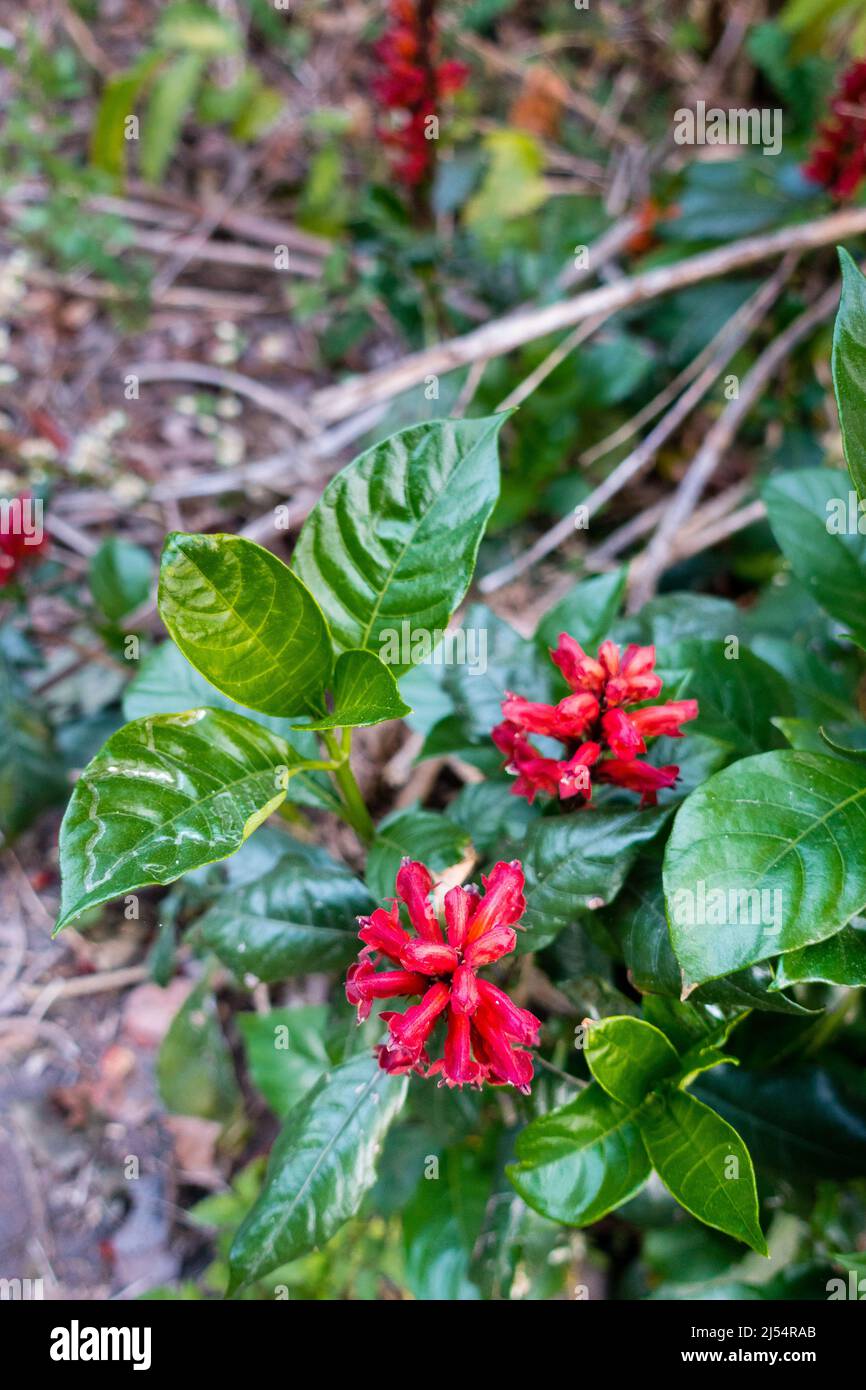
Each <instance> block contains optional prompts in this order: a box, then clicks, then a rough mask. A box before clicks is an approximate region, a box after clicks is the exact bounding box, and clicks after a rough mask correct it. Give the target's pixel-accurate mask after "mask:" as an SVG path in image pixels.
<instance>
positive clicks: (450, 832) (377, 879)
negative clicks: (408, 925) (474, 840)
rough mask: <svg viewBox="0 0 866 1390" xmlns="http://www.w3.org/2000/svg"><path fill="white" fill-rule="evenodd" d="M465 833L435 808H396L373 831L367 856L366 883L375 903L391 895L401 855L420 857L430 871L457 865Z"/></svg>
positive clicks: (465, 841)
mask: <svg viewBox="0 0 866 1390" xmlns="http://www.w3.org/2000/svg"><path fill="white" fill-rule="evenodd" d="M468 847H469V835H468V834H467V832H466V831H465V830H463V829H461V827H460V826H459V825H455V824H454V822H453V821H450V820H449V819H448V817H447V816H443V815H441V814H440V813H439V812H438V811H398V812H396V813H395V814H394V815H391V816H388V817H386V819H385V820H383V821H382V823H381V825H380V826H379V828H378V830H377V831H376V838H375V840H374V841H373V843H372V845H371V846H370V853H369V855H368V857H367V875H366V877H367V884H368V886H369V889H370V892H371V893H372V894H373V897H374V898H375V899H376V900H377V902H381V901H382V900H383V899H384V898H392V897H393V896H394V883H395V880H396V878H397V870H398V869H399V867H400V863H401V861H402V860H403V859H404V858H408V859H420V860H422V861H423V863H425V864H426V865H427V867H428V869H430V870H431V872H432V873H433V874H441V873H444V872H445V870H446V869H450V868H451V867H452V866H453V865H454V864H459V863H460V861H461V859H463V858H464V857H465V855H466V851H467V849H468Z"/></svg>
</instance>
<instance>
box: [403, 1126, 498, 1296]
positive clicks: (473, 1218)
mask: <svg viewBox="0 0 866 1390" xmlns="http://www.w3.org/2000/svg"><path fill="white" fill-rule="evenodd" d="M438 1161H439V1164H440V1167H439V1169H438V1170H437V1176H436V1178H428V1177H426V1176H424V1177H422V1178H421V1180H420V1182H419V1183H418V1186H417V1188H416V1189H415V1194H414V1196H413V1197H412V1199H411V1201H410V1202H409V1203H408V1204H407V1206H406V1207H404V1209H403V1212H402V1216H401V1225H402V1230H403V1241H404V1245H405V1247H406V1282H407V1283H408V1285H409V1288H410V1290H411V1291H412V1294H413V1295H414V1297H415V1298H420V1299H424V1300H429V1301H432V1300H437V1301H441V1300H447V1301H458V1302H468V1301H474V1300H476V1299H478V1298H480V1296H481V1295H480V1292H479V1290H478V1288H477V1287H476V1285H475V1284H474V1283H473V1282H472V1280H471V1279H470V1277H469V1267H470V1262H471V1257H472V1252H473V1249H474V1248H475V1246H476V1243H477V1241H478V1238H479V1235H480V1232H481V1226H482V1222H483V1220H484V1214H485V1210H486V1207H487V1203H488V1201H489V1199H490V1186H491V1182H490V1176H489V1174H487V1173H485V1171H484V1169H483V1168H482V1167H481V1165H480V1163H479V1161H478V1155H477V1153H475V1152H473V1151H472V1150H471V1149H469V1148H468V1147H467V1148H453V1149H447V1150H446V1151H445V1152H444V1153H442V1154H440V1155H438Z"/></svg>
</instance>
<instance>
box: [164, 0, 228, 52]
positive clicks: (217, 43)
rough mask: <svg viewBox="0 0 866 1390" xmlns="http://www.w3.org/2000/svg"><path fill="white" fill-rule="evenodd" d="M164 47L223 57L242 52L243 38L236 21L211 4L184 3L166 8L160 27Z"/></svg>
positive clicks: (183, 0)
mask: <svg viewBox="0 0 866 1390" xmlns="http://www.w3.org/2000/svg"><path fill="white" fill-rule="evenodd" d="M156 38H157V42H158V43H159V44H161V45H162V47H163V48H175V49H178V50H180V51H181V52H183V53H198V54H201V55H202V57H205V58H223V57H228V56H229V55H231V54H232V53H237V52H239V50H240V48H241V45H242V40H241V34H240V31H239V29H238V27H237V25H236V24H233V23H232V22H231V20H229V19H226V18H225V17H224V16H223V15H220V14H217V13H216V12H215V11H214V10H212V9H211V8H210V6H209V5H199V4H195V3H192V2H190V3H187V0H182V3H180V4H175V5H167V6H166V7H165V9H163V11H162V13H161V15H160V17H159V23H158V24H157V29H156Z"/></svg>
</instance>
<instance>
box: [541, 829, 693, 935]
mask: <svg viewBox="0 0 866 1390" xmlns="http://www.w3.org/2000/svg"><path fill="white" fill-rule="evenodd" d="M669 815H670V812H669V810H667V809H666V808H664V807H657V808H651V809H648V810H644V811H639V810H637V809H635V810H629V811H615V810H608V809H605V810H601V809H596V808H593V809H591V810H583V811H578V812H576V813H575V814H574V815H571V816H558V817H555V818H553V819H550V820H546V819H545V820H541V821H539V822H538V823H537V824H536V825H534V826H533V827H532V829H531V830H530V832H529V838H528V840H527V844H526V848H525V851H524V854H523V856H522V857H523V868H524V872H525V874H526V915H525V917H524V919H523V921H524V926H525V927H526V929H527V930H526V931H524V932H521V934H520V937H519V941H518V946H519V949H521V950H524V951H536V950H540V948H541V947H542V946H546V945H548V943H549V942H551V941H552V940H553V939H554V937H555V936H557V935H558V934H559V932H561V931H562V929H563V927H567V926H569V925H570V924H571V923H573V922H575V921H576V920H577V917H578V915H579V913H580V911H581V910H585V909H586V908H598V907H603V906H604V905H605V904H606V903H609V902H611V901H612V900H613V898H615V897H616V894H617V893H618V892H619V890H620V888H621V887H622V885H623V883H624V882H625V879H626V875H627V874H628V871H629V869H630V868H631V866H632V864H633V863H634V861H635V859H636V858H637V855H638V852H639V851H640V849H641V847H642V846H643V845H645V844H647V843H648V842H649V841H650V840H653V839H654V838H655V836H656V835H658V833H659V831H660V830H661V829H662V826H663V825H664V824H665V822H666V821H667V819H668V816H669Z"/></svg>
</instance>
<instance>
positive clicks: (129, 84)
mask: <svg viewBox="0 0 866 1390" xmlns="http://www.w3.org/2000/svg"><path fill="white" fill-rule="evenodd" d="M162 62H163V56H162V54H161V53H155V54H154V53H151V54H147V55H146V56H145V57H144V58H143V59H142V61H141V62H140V63H137V64H136V66H135V67H134V68H131V69H130V70H129V72H123V73H121V74H120V75H119V76H118V77H114V78H112V79H111V80H110V81H109V82H106V84H105V86H104V87H103V89H102V96H101V97H100V101H99V106H98V107H97V111H96V117H95V119H94V122H93V129H92V131H91V135H90V161H91V163H92V164H93V165H95V167H96V168H97V169H104V171H105V172H106V173H107V174H112V175H114V177H115V178H118V179H119V178H120V177H121V175H122V174H123V172H124V168H125V165H126V151H127V147H128V142H127V139H126V121H127V118H128V117H129V116H131V115H133V114H134V113H135V106H136V102H137V101H138V98H139V96H140V95H141V93H142V91H143V90H144V88H145V86H146V85H147V83H148V82H149V80H150V78H151V77H152V76H153V74H154V73H155V72H156V71H157V70H158V68H159V67H160V66H161V65H162Z"/></svg>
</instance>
